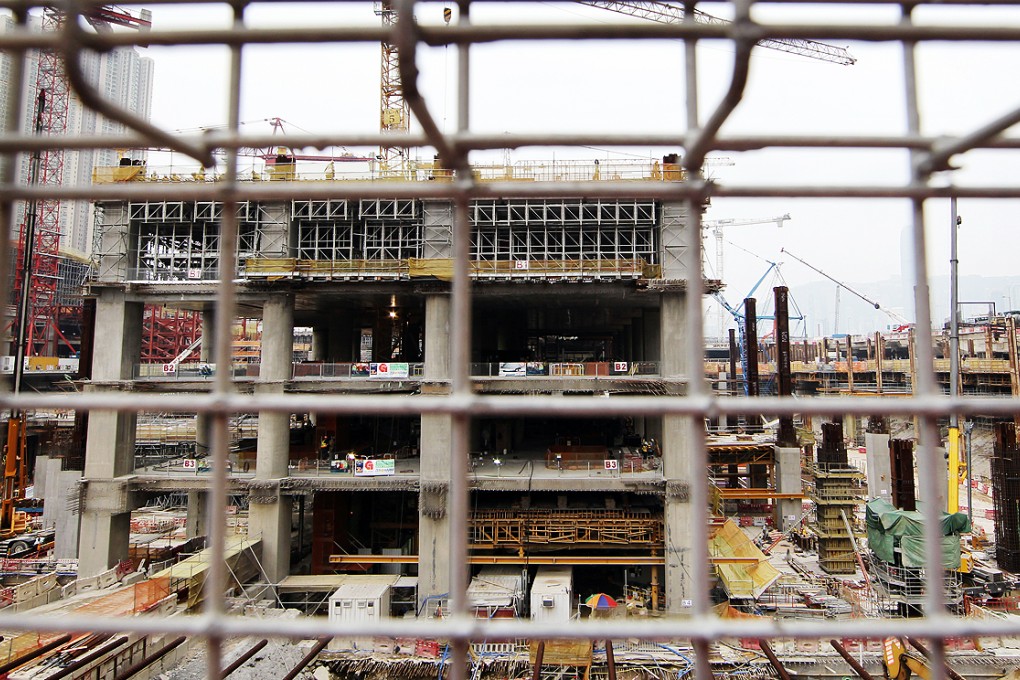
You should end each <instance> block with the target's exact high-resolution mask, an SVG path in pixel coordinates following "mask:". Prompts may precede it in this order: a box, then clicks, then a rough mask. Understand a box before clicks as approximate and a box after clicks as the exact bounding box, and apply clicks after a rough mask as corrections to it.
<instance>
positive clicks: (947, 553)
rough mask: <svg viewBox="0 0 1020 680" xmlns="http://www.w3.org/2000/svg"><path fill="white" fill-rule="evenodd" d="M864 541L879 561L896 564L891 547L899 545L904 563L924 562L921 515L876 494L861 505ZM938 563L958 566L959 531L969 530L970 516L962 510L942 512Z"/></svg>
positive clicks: (917, 563)
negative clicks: (863, 512) (866, 532)
mask: <svg viewBox="0 0 1020 680" xmlns="http://www.w3.org/2000/svg"><path fill="white" fill-rule="evenodd" d="M865 523H866V524H867V527H868V545H869V546H870V547H871V550H872V551H873V552H874V553H875V555H876V556H877V557H878V558H879V559H880V560H882V561H883V562H888V563H889V564H897V562H896V555H895V550H896V547H897V546H898V547H899V548H900V562H899V564H900V565H901V566H904V567H923V566H924V518H923V517H922V515H921V513H919V512H916V511H912V510H897V509H896V508H895V507H893V505H892V504H891V503H889V501H887V500H884V499H882V498H876V499H874V500H871V501H869V502H868V504H867V506H865ZM941 523H942V536H943V538H942V566H943V567H945V568H946V569H959V567H960V534H961V533H966V532H968V531H970V519H968V518H967V515H966V514H964V513H962V512H954V513H953V514H949V513H948V512H943V513H942V520H941Z"/></svg>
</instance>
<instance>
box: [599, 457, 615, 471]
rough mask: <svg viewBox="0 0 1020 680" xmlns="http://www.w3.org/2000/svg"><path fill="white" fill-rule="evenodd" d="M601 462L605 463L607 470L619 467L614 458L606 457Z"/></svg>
mask: <svg viewBox="0 0 1020 680" xmlns="http://www.w3.org/2000/svg"><path fill="white" fill-rule="evenodd" d="M602 462H603V463H605V465H606V469H607V470H616V469H617V468H618V467H619V463H617V462H616V459H615V458H607V459H606V460H604V461H602Z"/></svg>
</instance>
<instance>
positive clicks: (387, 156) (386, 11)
mask: <svg viewBox="0 0 1020 680" xmlns="http://www.w3.org/2000/svg"><path fill="white" fill-rule="evenodd" d="M375 13H376V14H378V15H379V17H380V18H381V19H382V25H383V28H389V27H391V26H393V24H394V23H396V20H397V12H396V10H395V9H394V8H393V2H392V0H382V2H376V3H375ZM447 22H449V19H447ZM410 120H411V107H410V106H409V105H408V103H407V100H406V99H404V88H403V85H402V84H401V82H400V60H399V58H398V54H397V46H396V45H394V44H393V43H391V42H387V41H385V40H384V41H383V43H382V75H381V80H380V91H379V131H380V132H382V133H383V134H397V135H406V134H407V133H408V131H409V130H410ZM406 158H407V149H404V148H400V147H392V146H387V145H385V144H383V145H381V146H380V147H379V156H378V161H379V169H380V174H382V175H384V176H385V175H389V174H393V173H398V174H399V173H402V172H403V170H404V165H405V163H404V161H405V160H406Z"/></svg>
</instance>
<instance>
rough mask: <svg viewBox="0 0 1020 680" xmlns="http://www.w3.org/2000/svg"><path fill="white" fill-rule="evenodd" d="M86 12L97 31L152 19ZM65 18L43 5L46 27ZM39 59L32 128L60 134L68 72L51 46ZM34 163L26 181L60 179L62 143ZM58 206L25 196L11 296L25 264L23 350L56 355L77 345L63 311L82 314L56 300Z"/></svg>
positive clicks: (16, 296) (18, 290)
mask: <svg viewBox="0 0 1020 680" xmlns="http://www.w3.org/2000/svg"><path fill="white" fill-rule="evenodd" d="M86 18H87V19H88V21H89V23H90V24H91V25H92V26H94V27H95V28H96V30H98V31H109V30H111V29H110V26H111V25H118V26H126V27H129V28H134V29H145V28H148V27H150V26H151V23H152V22H150V21H149V20H148V19H146V18H139V17H135V16H133V15H131V14H130V13H128V12H126V11H124V10H122V9H119V8H115V7H111V6H104V7H99V8H96V9H95V10H94V11H92V12H90V13H89V14H88V16H87V17H86ZM63 22H64V15H63V14H62V13H61V12H59V11H57V10H56V9H53V8H49V7H47V8H45V9H44V10H43V18H42V29H43V30H44V31H60V29H61V26H62V25H63ZM38 63H39V67H38V72H37V75H36V80H35V89H36V93H35V97H34V101H35V106H36V110H35V111H33V117H32V120H33V125H34V132H35V134H37V135H40V136H49V137H63V136H64V135H66V133H67V118H68V109H69V103H70V93H69V87H68V83H67V74H66V73H65V72H64V66H63V63H62V61H61V58H60V56H59V55H58V54H57V53H56V52H54V51H52V50H42V51H40V53H39V62H38ZM32 165H33V168H32V170H31V173H30V178H29V181H30V183H32V184H34V185H39V186H44V187H46V186H59V185H60V184H62V183H63V181H64V150H63V149H60V148H46V149H43V150H42V151H40V152H39V154H38V155H37V156H34V157H33V159H32ZM60 208H61V206H60V201H59V200H58V199H55V198H43V199H39V200H36V201H29V202H26V203H25V210H24V219H22V221H21V225H20V227H19V229H18V243H17V250H16V251H15V258H14V261H15V269H14V281H13V284H12V286H11V292H12V295H13V297H12V300H13V301H19V300H21V299H22V289H23V287H24V285H25V281H26V271H25V269H26V266H27V268H28V272H27V273H28V281H29V284H28V285H29V295H28V298H27V310H26V314H25V317H24V318H25V319H26V321H25V325H26V328H25V329H24V338H25V345H24V351H25V356H57V355H58V345H60V344H64V345H65V346H66V347H67V348H68V349H69V350H70V351H71V352H74V351H76V348H75V347H74V346H73V345H72V344H71V342H70V341H69V340H68V339H67V338H66V337H64V334H63V333H62V332H61V330H60V327H61V320H62V318H61V317H62V316H68V315H76V316H78V317H80V315H81V305H77V306H74V307H68V306H67V305H66V304H64V305H61V303H60V302H59V301H58V295H57V288H58V284H59V282H60V276H59V274H58V266H59V262H60V234H61V216H60ZM29 241H31V243H29ZM15 304H20V303H17V302H16V303H15ZM79 321H80V319H79ZM15 323H17V322H15ZM11 330H12V333H11V335H12V337H15V338H17V337H18V332H17V330H18V329H17V328H13V329H11ZM15 344H16V341H15ZM13 349H14V350H15V351H12V354H17V351H16V348H13Z"/></svg>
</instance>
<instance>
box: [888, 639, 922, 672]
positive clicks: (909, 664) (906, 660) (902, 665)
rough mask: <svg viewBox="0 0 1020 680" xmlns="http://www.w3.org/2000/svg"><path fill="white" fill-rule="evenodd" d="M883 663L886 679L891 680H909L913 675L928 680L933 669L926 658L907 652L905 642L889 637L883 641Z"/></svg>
mask: <svg viewBox="0 0 1020 680" xmlns="http://www.w3.org/2000/svg"><path fill="white" fill-rule="evenodd" d="M882 661H883V662H884V663H885V677H887V678H889V680H907V678H909V677H910V676H911V675H917V676H919V677H922V678H924V679H925V680H928V679H929V678H931V669H930V668H928V663H927V662H926V661H925V660H924V657H923V656H921V655H920V654H917V653H915V652H911V651H908V650H907V646H906V645H905V644H903V640H901V639H899V638H897V637H888V638H886V639H885V640H883V641H882Z"/></svg>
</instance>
